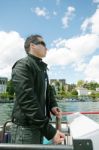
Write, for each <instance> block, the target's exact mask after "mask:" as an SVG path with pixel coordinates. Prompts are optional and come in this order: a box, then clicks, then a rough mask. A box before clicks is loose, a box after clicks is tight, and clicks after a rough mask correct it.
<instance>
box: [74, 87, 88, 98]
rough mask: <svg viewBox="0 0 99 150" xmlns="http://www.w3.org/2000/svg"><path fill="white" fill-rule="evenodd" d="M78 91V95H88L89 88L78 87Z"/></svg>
mask: <svg viewBox="0 0 99 150" xmlns="http://www.w3.org/2000/svg"><path fill="white" fill-rule="evenodd" d="M77 92H78V96H81V95H83V96H86V95H88V89H86V88H83V87H79V88H77Z"/></svg>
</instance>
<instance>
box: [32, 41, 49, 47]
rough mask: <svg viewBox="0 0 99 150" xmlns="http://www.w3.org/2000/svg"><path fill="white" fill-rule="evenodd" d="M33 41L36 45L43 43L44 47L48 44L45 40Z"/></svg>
mask: <svg viewBox="0 0 99 150" xmlns="http://www.w3.org/2000/svg"><path fill="white" fill-rule="evenodd" d="M32 43H34V44H35V45H39V44H41V45H43V46H44V47H46V44H45V42H43V41H35V42H32Z"/></svg>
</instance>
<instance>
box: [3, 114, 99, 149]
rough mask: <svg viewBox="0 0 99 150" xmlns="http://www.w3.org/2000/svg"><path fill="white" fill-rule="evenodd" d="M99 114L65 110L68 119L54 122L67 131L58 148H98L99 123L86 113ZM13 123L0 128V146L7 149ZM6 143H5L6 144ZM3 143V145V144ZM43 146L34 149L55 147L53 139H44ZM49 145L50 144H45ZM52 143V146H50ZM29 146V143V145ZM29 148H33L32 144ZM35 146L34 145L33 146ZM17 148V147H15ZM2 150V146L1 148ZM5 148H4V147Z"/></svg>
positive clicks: (53, 123)
mask: <svg viewBox="0 0 99 150" xmlns="http://www.w3.org/2000/svg"><path fill="white" fill-rule="evenodd" d="M92 113H93V114H99V112H75V113H73V112H63V115H67V120H66V121H65V122H61V120H60V119H58V118H56V122H52V125H53V126H54V127H55V126H56V128H57V129H58V130H61V131H62V132H64V133H65V140H64V142H63V143H61V145H60V146H59V147H57V146H56V147H57V149H59V148H60V150H62V149H64V145H65V150H98V149H99V142H98V139H99V124H98V123H97V122H95V121H93V120H92V119H90V118H89V117H87V116H85V114H92ZM10 125H11V122H10V121H8V122H6V124H5V125H4V126H3V127H1V128H0V130H1V132H0V133H2V136H1V144H0V146H1V147H2V146H3V148H4V150H6V143H9V140H10V138H11V133H10V132H9V127H10ZM4 143H5V144H4ZM2 144H3V145H2ZM43 144H44V145H43V148H42V146H41V147H39V146H37V147H35V148H34V149H35V150H36V149H37V148H38V150H40V149H42V150H43V149H45V150H47V149H50V150H51V149H53V148H55V147H53V146H54V145H52V143H51V141H48V140H47V139H44V143H43ZM45 145H48V146H45ZM49 145H51V147H49ZM28 146H29V145H28ZM28 146H27V149H28V150H29V149H31V146H30V147H28ZM16 147H18V150H21V149H22V147H23V146H22V145H20V146H17V145H16ZM44 147H45V148H44ZM14 148H15V147H14V146H13V145H11V144H10V149H11V150H14ZM32 148H33V147H32ZM15 149H17V148H15ZM0 150H1V148H0ZM2 150H3V149H2ZM54 150H56V148H55V149H54Z"/></svg>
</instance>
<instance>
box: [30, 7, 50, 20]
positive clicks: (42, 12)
mask: <svg viewBox="0 0 99 150" xmlns="http://www.w3.org/2000/svg"><path fill="white" fill-rule="evenodd" d="M31 10H32V12H34V13H35V14H36V15H37V16H40V17H45V18H46V19H49V18H50V16H49V12H48V10H47V9H46V8H40V7H36V8H34V9H33V8H32V9H31Z"/></svg>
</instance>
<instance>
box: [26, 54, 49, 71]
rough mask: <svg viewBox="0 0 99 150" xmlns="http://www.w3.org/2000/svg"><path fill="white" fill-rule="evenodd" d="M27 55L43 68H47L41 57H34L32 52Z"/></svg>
mask: <svg viewBox="0 0 99 150" xmlns="http://www.w3.org/2000/svg"><path fill="white" fill-rule="evenodd" d="M28 56H29V57H31V58H32V59H34V60H35V62H36V63H37V64H38V65H39V67H40V68H43V69H44V70H45V69H46V68H47V64H46V63H45V62H43V61H42V59H41V58H39V57H36V56H34V55H32V54H28ZM47 69H48V68H47Z"/></svg>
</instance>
